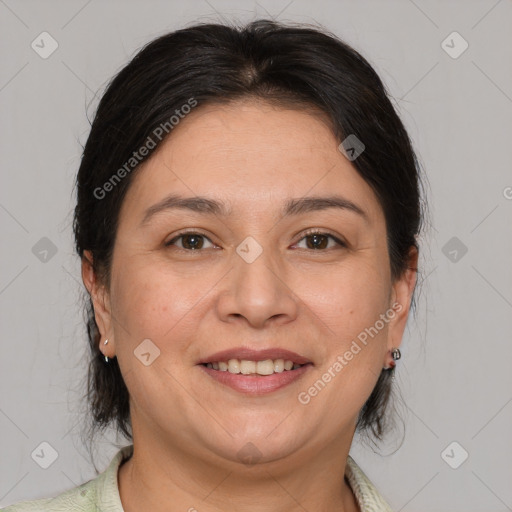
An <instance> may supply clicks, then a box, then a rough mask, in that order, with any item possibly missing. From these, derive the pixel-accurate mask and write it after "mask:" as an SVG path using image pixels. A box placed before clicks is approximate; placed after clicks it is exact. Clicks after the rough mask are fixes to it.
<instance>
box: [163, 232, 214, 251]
mask: <svg viewBox="0 0 512 512" xmlns="http://www.w3.org/2000/svg"><path fill="white" fill-rule="evenodd" d="M180 239H182V240H181V246H180V245H176V241H177V240H180ZM204 240H208V242H209V243H210V244H212V246H214V245H213V243H212V242H211V240H210V239H209V238H208V237H207V236H206V235H203V234H201V233H197V232H195V231H187V232H182V233H178V234H177V235H176V236H175V237H174V238H173V239H172V240H169V241H168V242H166V243H165V246H166V247H170V246H172V245H176V247H177V248H178V249H181V250H183V251H197V250H199V249H204Z"/></svg>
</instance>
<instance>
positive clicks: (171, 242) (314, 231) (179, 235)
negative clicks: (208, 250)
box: [164, 228, 347, 253]
mask: <svg viewBox="0 0 512 512" xmlns="http://www.w3.org/2000/svg"><path fill="white" fill-rule="evenodd" d="M184 235H199V236H202V237H204V238H206V239H207V240H208V241H209V242H211V243H213V242H212V241H211V240H210V239H209V238H208V237H207V236H206V235H205V234H204V233H201V232H200V231H181V232H179V233H177V234H176V236H175V237H174V238H172V240H169V241H168V242H166V243H165V244H164V245H165V246H166V247H172V246H173V245H174V242H176V240H178V239H180V238H182V237H183V236H184ZM313 235H322V236H327V237H328V238H331V239H332V240H334V241H335V242H336V243H337V244H338V245H339V246H340V247H347V244H346V243H345V242H343V241H342V240H340V239H339V238H338V237H336V236H335V235H333V234H332V233H329V232H328V231H320V230H318V229H314V228H313V229H310V230H308V231H306V232H304V233H303V234H302V238H300V239H299V240H298V241H297V242H296V243H295V244H294V245H296V244H298V243H299V242H301V241H302V240H303V239H304V238H306V237H308V236H313ZM176 249H177V250H178V251H182V252H188V253H191V252H201V251H202V250H204V249H196V250H194V249H183V248H181V247H176ZM331 249H332V247H331ZM306 250H308V249H306ZM309 250H310V251H315V252H317V251H318V252H326V251H328V250H329V249H309Z"/></svg>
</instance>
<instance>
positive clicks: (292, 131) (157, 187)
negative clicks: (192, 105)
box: [123, 101, 381, 217]
mask: <svg viewBox="0 0 512 512" xmlns="http://www.w3.org/2000/svg"><path fill="white" fill-rule="evenodd" d="M171 192H172V193H177V194H180V195H181V196H186V197H193V196H197V195H200V196H209V197H212V198H215V199H218V200H220V201H222V202H223V203H225V205H226V207H227V208H228V209H229V211H230V212H232V213H234V214H235V213H242V210H247V211H249V212H252V213H254V212H261V213H264V212H265V211H268V210H269V208H272V209H273V208H275V209H282V206H283V204H284V202H286V200H287V199H288V198H291V197H293V198H297V197H303V196H310V195H313V196H315V195H316V196H319V195H321V196H325V195H327V194H334V193H337V194H341V195H343V197H346V198H348V199H350V200H352V201H354V202H358V203H359V204H360V205H361V206H362V209H364V210H365V211H366V212H367V213H368V216H369V217H372V216H379V215H380V214H381V212H380V205H379V204H378V201H377V199H376V196H375V195H374V193H373V191H372V189H371V188H370V187H369V185H368V184H367V183H366V182H365V181H364V180H363V179H362V178H361V177H360V175H359V174H358V173H357V171H356V169H355V168H354V166H353V165H352V163H351V162H350V161H349V160H348V159H347V158H345V156H343V154H342V153H341V152H340V151H339V149H338V141H337V140H336V138H335V136H334V134H333V133H332V130H331V128H330V125H329V122H328V120H327V119H326V117H322V116H321V115H318V113H316V112H314V111H309V110H306V107H302V108H298V107H297V108H293V109H292V108H283V107H276V106H273V105H270V104H268V103H265V102H262V101H237V102H232V103H230V104H227V105H205V106H198V107H196V109H195V110H194V111H192V113H190V114H188V115H187V116H186V117H185V118H184V119H183V120H181V121H180V123H179V124H178V125H177V126H175V127H174V129H173V131H172V133H171V135H170V136H169V137H168V138H167V139H166V140H165V141H164V142H163V143H162V144H161V145H160V147H159V148H158V149H157V151H156V152H155V154H154V155H153V156H152V157H151V158H150V159H149V160H148V161H146V162H145V163H144V164H143V165H142V166H140V168H139V169H138V170H137V172H136V175H135V176H134V178H133V182H132V183H131V185H130V188H129V190H128V193H127V196H126V198H125V200H124V205H123V207H124V206H125V205H126V203H128V204H130V208H129V209H128V208H126V210H127V212H126V213H127V214H128V215H130V216H139V217H140V216H142V215H143V212H144V211H145V209H147V207H148V206H151V205H152V204H154V203H156V202H158V201H160V200H162V199H163V198H164V197H165V196H167V195H168V194H169V193H171Z"/></svg>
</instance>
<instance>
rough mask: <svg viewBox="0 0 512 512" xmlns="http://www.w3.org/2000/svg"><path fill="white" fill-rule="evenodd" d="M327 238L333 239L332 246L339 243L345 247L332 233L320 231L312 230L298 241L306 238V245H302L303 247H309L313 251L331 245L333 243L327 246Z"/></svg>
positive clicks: (327, 247)
mask: <svg viewBox="0 0 512 512" xmlns="http://www.w3.org/2000/svg"><path fill="white" fill-rule="evenodd" d="M329 239H330V240H333V241H334V246H336V245H339V246H342V247H346V245H345V244H344V243H343V242H342V241H341V240H339V239H338V238H337V237H335V236H334V235H331V234H330V233H324V232H321V231H313V232H310V233H307V234H306V236H304V237H303V238H301V240H299V242H298V243H301V242H302V240H306V247H303V248H304V249H310V250H314V251H316V250H324V249H329V248H332V247H333V245H331V246H329Z"/></svg>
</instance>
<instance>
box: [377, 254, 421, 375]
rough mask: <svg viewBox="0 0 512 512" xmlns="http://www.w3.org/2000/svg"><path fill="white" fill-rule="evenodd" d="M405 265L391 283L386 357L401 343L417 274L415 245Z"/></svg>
mask: <svg viewBox="0 0 512 512" xmlns="http://www.w3.org/2000/svg"><path fill="white" fill-rule="evenodd" d="M407 267H408V268H407V269H406V270H405V271H404V273H403V274H402V276H400V277H399V278H398V279H397V280H396V281H395V282H394V283H393V285H392V290H391V304H390V308H392V309H393V310H394V311H395V316H394V318H392V319H391V320H390V322H389V326H388V345H387V350H388V351H387V353H386V358H387V354H389V351H390V350H391V349H392V348H393V347H396V348H398V347H399V346H400V344H401V343H402V337H403V335H404V331H405V326H406V324H407V318H408V316H409V311H410V308H411V300H412V295H413V292H414V287H415V285H416V277H417V274H418V250H417V249H416V247H411V248H410V249H409V256H408V265H407ZM384 366H386V361H384Z"/></svg>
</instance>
